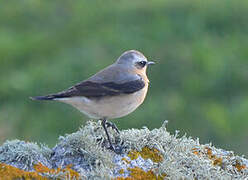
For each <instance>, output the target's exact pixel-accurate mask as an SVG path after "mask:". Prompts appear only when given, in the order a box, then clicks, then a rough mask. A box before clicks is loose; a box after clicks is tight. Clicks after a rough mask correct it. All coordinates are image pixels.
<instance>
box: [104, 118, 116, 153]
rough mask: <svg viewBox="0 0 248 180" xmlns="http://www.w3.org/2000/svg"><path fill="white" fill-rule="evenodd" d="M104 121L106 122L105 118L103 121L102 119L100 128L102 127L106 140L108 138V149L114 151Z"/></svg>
mask: <svg viewBox="0 0 248 180" xmlns="http://www.w3.org/2000/svg"><path fill="white" fill-rule="evenodd" d="M106 121H107V119H106V118H103V119H102V127H103V129H104V131H105V133H106V135H107V138H108V141H109V145H110V149H112V150H114V147H113V145H112V143H111V140H110V137H109V134H108V131H107V128H106Z"/></svg>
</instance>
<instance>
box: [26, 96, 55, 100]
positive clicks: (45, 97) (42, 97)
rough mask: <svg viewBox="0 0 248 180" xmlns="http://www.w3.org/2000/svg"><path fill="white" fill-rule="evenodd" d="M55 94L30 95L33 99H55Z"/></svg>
mask: <svg viewBox="0 0 248 180" xmlns="http://www.w3.org/2000/svg"><path fill="white" fill-rule="evenodd" d="M54 98H55V96H54V95H47V96H36V97H30V99H32V100H54Z"/></svg>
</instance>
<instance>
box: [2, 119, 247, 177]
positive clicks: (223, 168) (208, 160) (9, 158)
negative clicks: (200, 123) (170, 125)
mask: <svg viewBox="0 0 248 180" xmlns="http://www.w3.org/2000/svg"><path fill="white" fill-rule="evenodd" d="M166 123H167V122H165V123H164V124H163V125H162V127H161V128H159V129H153V130H151V131H150V130H149V129H147V128H145V127H144V128H143V129H129V130H123V131H121V132H120V134H118V133H116V132H115V131H114V130H113V129H111V128H109V129H108V130H109V133H110V136H111V139H112V142H114V146H115V148H116V149H118V151H117V153H115V152H113V151H111V150H109V149H108V148H107V147H108V142H107V140H106V136H105V133H104V130H103V129H102V127H101V123H100V122H91V121H89V122H88V123H87V124H86V125H85V126H84V127H82V128H81V129H79V131H77V132H75V133H73V134H69V135H66V136H64V137H60V138H59V141H58V144H57V145H56V146H55V147H54V148H52V149H50V148H48V147H46V146H44V145H40V146H38V145H37V144H35V143H30V142H24V141H20V140H13V141H6V142H5V143H4V144H3V145H2V146H0V176H1V177H5V179H6V180H8V179H14V178H22V177H29V178H30V177H32V178H34V179H48V178H54V179H56V178H60V179H130V178H131V179H180V178H181V179H248V168H247V167H248V160H247V159H245V158H244V157H240V156H235V155H234V153H233V152H230V151H225V150H222V149H217V148H215V147H214V146H212V145H211V144H205V145H201V144H200V143H199V140H198V139H196V140H194V139H192V138H190V137H186V136H182V137H179V136H178V133H176V134H175V135H171V134H169V133H168V132H167V131H166Z"/></svg>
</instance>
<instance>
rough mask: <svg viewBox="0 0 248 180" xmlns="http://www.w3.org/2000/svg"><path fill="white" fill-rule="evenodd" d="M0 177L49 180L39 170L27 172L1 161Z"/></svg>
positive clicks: (11, 179)
mask: <svg viewBox="0 0 248 180" xmlns="http://www.w3.org/2000/svg"><path fill="white" fill-rule="evenodd" d="M0 177H1V178H4V180H13V179H25V180H33V179H35V180H48V178H45V177H42V176H40V175H39V174H38V173H37V172H26V171H24V170H21V169H18V168H16V167H13V166H10V165H7V164H4V163H0Z"/></svg>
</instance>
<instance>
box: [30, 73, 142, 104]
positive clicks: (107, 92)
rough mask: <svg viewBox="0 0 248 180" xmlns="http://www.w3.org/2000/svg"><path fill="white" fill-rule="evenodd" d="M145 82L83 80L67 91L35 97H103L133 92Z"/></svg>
mask: <svg viewBox="0 0 248 180" xmlns="http://www.w3.org/2000/svg"><path fill="white" fill-rule="evenodd" d="M144 86H145V82H144V81H143V80H142V79H141V78H140V79H138V80H133V81H129V82H125V83H121V84H119V83H114V82H106V83H96V82H92V81H83V82H81V83H79V84H76V85H75V86H73V87H71V88H69V89H68V90H66V91H63V92H60V93H57V94H51V95H47V96H38V97H33V98H32V99H35V100H53V99H55V98H66V97H75V96H85V97H89V98H90V97H103V96H116V95H120V94H131V93H134V92H137V91H139V90H141V89H143V88H144Z"/></svg>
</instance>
